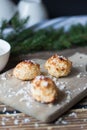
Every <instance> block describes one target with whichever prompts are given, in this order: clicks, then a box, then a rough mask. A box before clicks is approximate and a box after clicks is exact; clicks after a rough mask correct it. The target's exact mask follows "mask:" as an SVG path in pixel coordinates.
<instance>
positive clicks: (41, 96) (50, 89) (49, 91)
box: [31, 76, 58, 103]
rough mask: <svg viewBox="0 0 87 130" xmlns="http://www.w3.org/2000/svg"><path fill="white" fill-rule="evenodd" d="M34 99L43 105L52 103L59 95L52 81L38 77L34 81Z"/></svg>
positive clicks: (32, 91) (32, 90)
mask: <svg viewBox="0 0 87 130" xmlns="http://www.w3.org/2000/svg"><path fill="white" fill-rule="evenodd" d="M31 94H32V97H33V98H34V99H35V100H36V101H39V102H42V103H52V102H53V101H54V100H55V99H56V98H57V95H58V89H57V87H56V85H55V83H54V82H53V81H52V79H50V78H48V77H44V76H37V77H36V78H35V79H34V80H33V81H32V88H31Z"/></svg>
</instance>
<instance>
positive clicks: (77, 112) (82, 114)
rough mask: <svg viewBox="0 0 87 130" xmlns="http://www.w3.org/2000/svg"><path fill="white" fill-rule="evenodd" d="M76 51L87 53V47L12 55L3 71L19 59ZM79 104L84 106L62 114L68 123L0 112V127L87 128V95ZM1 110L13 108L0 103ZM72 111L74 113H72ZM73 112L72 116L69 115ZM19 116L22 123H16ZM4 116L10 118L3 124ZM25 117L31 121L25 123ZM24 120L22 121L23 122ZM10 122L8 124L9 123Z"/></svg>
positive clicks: (16, 129) (28, 129)
mask: <svg viewBox="0 0 87 130" xmlns="http://www.w3.org/2000/svg"><path fill="white" fill-rule="evenodd" d="M75 52H81V53H85V54H87V47H85V48H84V47H83V48H76V49H67V50H64V51H57V52H50V51H49V52H37V53H33V54H31V53H29V54H26V55H20V56H18V57H14V56H10V59H9V62H8V64H7V66H6V68H5V69H4V71H3V72H5V71H6V70H8V69H10V68H13V67H14V66H15V65H16V64H17V63H18V62H19V61H21V60H23V59H32V58H41V59H46V58H48V57H50V56H51V55H53V54H54V53H58V54H60V55H64V56H71V55H72V54H74V53H75ZM78 104H79V105H82V108H81V109H80V108H79V109H78V107H75V109H71V111H68V113H66V114H65V115H63V116H62V120H64V121H65V123H66V122H67V124H63V123H64V122H60V123H59V124H55V123H51V124H46V123H43V122H40V121H38V120H36V119H34V118H32V117H30V116H27V115H24V114H23V113H18V114H17V115H16V116H15V117H14V114H10V115H9V116H8V115H6V114H0V129H1V130H3V129H4V130H34V129H38V130H39V129H41V130H76V129H77V130H82V129H84V130H87V109H84V106H85V105H87V97H86V98H84V99H83V100H82V101H81V102H79V103H78ZM0 107H1V110H2V109H3V108H4V107H6V108H7V110H9V111H10V110H13V111H14V109H12V108H10V107H8V106H6V105H3V104H2V103H0ZM71 113H72V114H71ZM69 114H71V117H70V116H69ZM17 117H19V120H20V123H19V124H14V120H15V119H17ZM2 118H8V119H9V120H8V121H7V123H6V124H5V125H2V124H1V121H2ZM24 118H29V119H30V122H28V123H23V122H22V121H23V119H24ZM21 122H22V123H21ZM7 124H8V125H7Z"/></svg>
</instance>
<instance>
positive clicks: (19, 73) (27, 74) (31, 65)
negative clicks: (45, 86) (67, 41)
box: [13, 60, 40, 80]
mask: <svg viewBox="0 0 87 130" xmlns="http://www.w3.org/2000/svg"><path fill="white" fill-rule="evenodd" d="M13 75H14V76H15V77H16V78H18V79H21V80H32V79H34V78H35V77H36V76H37V75H40V65H39V64H37V63H35V62H34V61H32V60H25V61H22V62H20V63H18V64H17V65H16V67H15V68H14V70H13Z"/></svg>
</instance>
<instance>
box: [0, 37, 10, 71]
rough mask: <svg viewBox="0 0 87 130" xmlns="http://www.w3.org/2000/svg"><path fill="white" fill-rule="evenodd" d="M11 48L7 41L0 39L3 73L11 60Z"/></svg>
mask: <svg viewBox="0 0 87 130" xmlns="http://www.w3.org/2000/svg"><path fill="white" fill-rule="evenodd" d="M10 49H11V46H10V44H9V43H8V42H6V41H5V40H2V39H0V71H2V70H3V69H4V68H5V66H6V64H7V62H8V59H9V55H10Z"/></svg>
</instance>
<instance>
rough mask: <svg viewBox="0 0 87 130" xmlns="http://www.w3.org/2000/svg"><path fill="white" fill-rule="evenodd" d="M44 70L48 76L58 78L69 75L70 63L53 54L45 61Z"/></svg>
mask: <svg viewBox="0 0 87 130" xmlns="http://www.w3.org/2000/svg"><path fill="white" fill-rule="evenodd" d="M45 68H46V69H47V70H48V73H49V74H50V75H52V76H54V77H56V78H59V77H63V76H67V75H68V74H69V73H70V71H71V68H72V62H71V61H70V60H68V59H67V58H65V57H63V56H59V55H57V54H55V55H53V56H52V57H50V58H49V59H48V60H47V61H46V63H45Z"/></svg>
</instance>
